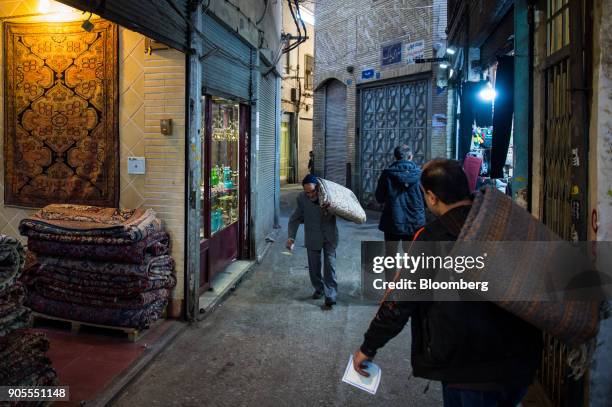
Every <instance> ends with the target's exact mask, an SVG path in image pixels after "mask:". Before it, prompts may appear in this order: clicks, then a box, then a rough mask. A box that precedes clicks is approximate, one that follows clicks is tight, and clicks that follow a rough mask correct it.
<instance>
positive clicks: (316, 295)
mask: <svg viewBox="0 0 612 407" xmlns="http://www.w3.org/2000/svg"><path fill="white" fill-rule="evenodd" d="M321 297H323V293H322V292H320V291H315V292H314V293H313V294H312V299H313V300H318V299H319V298H321Z"/></svg>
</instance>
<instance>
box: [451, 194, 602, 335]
mask: <svg viewBox="0 0 612 407" xmlns="http://www.w3.org/2000/svg"><path fill="white" fill-rule="evenodd" d="M457 241H458V242H460V241H464V242H470V241H474V242H479V243H478V244H482V245H483V246H482V247H483V251H485V252H487V254H488V259H489V261H495V262H496V267H495V270H492V272H494V273H495V274H494V275H496V276H500V275H503V276H508V278H507V279H505V280H504V281H507V282H508V284H507V285H506V286H505V287H502V289H503V290H506V291H505V293H502V294H503V295H501V296H498V298H525V297H526V296H528V295H530V294H529V293H533V292H535V291H534V290H533V288H534V287H546V284H547V281H550V279H551V278H552V279H554V275H552V274H551V275H547V274H546V273H545V272H544V271H543V267H542V265H543V264H546V262H547V261H549V260H551V259H547V258H546V256H550V255H553V254H551V253H548V252H546V253H543V252H539V251H538V247H543V246H542V245H536V244H534V245H533V250H532V251H533V253H525V252H523V253H512V254H507V253H502V252H499V251H503V250H505V248H506V247H507V246H504V245H495V243H494V242H516V241H530V242H559V241H562V239H561V238H560V237H558V236H557V235H556V234H554V233H553V232H552V231H550V230H549V229H548V228H547V227H546V226H545V225H544V224H542V223H541V222H540V221H539V220H538V219H536V218H534V217H533V216H532V215H531V214H530V213H529V212H527V211H526V210H524V209H523V208H521V207H520V206H519V205H517V204H516V203H515V202H513V201H512V200H511V199H510V198H509V197H508V196H507V195H505V194H503V193H501V192H500V191H498V190H497V189H495V188H493V187H485V188H483V189H482V190H481V191H480V192H479V193H478V194H477V195H476V197H475V199H474V202H473V205H472V209H471V210H470V213H469V215H468V217H467V219H466V222H465V224H464V226H463V228H462V230H461V233H460V235H459V238H458V239H457ZM485 245H486V250H485V248H484V247H485ZM536 246H537V247H536ZM550 246H554V245H550ZM456 248H457V246H455V248H453V251H452V252H451V255H453V256H458V255H460V253H459V252H458V250H460V249H456ZM496 251H498V253H496ZM500 260H501V261H500ZM553 272H554V270H553ZM483 273H488V271H486V268H485V271H484V272H483ZM483 273H477V272H474V271H471V272H470V273H465V275H464V276H465V277H464V278H467V279H470V278H473V279H475V280H479V281H495V277H493V278H491V276H487V275H486V274H483ZM482 296H483V297H484V299H487V293H486V292H485V293H483V294H482ZM531 298H533V297H531ZM492 301H493V302H496V303H497V304H498V305H499V306H501V307H502V308H504V309H506V310H507V311H509V312H511V313H513V314H515V315H517V316H518V317H520V318H522V319H523V320H525V321H527V322H529V323H531V324H533V325H534V326H536V327H537V328H539V329H541V330H543V331H544V332H547V333H549V334H551V335H552V336H555V337H557V338H559V339H560V340H561V341H563V342H565V343H566V344H568V345H578V344H582V343H584V342H586V341H588V340H589V339H591V338H593V337H594V336H595V335H596V334H597V331H598V329H599V308H600V302H599V301H573V300H572V301H540V300H537V301H499V300H496V299H492Z"/></svg>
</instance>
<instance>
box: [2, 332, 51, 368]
mask: <svg viewBox="0 0 612 407" xmlns="http://www.w3.org/2000/svg"><path fill="white" fill-rule="evenodd" d="M41 338H43V339H44V338H45V335H44V334H42V333H38V332H32V331H30V330H29V329H25V328H21V329H15V330H13V331H11V332H9V333H8V334H6V335H3V336H1V337H0V363H4V362H6V361H7V360H8V356H9V355H10V354H11V353H13V352H16V351H17V350H19V349H21V348H22V347H32V346H35V345H36V344H39V343H41V342H40V340H41Z"/></svg>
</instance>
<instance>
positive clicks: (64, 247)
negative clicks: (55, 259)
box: [28, 232, 170, 264]
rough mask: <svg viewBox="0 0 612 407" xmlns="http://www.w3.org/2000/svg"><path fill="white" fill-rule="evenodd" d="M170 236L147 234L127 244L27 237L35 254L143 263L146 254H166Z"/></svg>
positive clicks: (160, 233) (29, 246)
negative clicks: (70, 241) (65, 241)
mask: <svg viewBox="0 0 612 407" xmlns="http://www.w3.org/2000/svg"><path fill="white" fill-rule="evenodd" d="M169 248H170V237H169V236H168V234H167V233H166V232H158V233H155V234H152V235H150V236H147V237H146V238H145V239H144V240H141V241H138V242H135V243H132V244H129V245H96V244H79V245H76V244H70V243H63V242H53V241H48V240H38V239H28V249H29V250H32V251H33V252H35V253H36V254H37V255H47V256H58V255H59V256H62V257H67V258H70V257H72V258H76V259H88V260H97V261H105V262H118V263H131V264H143V263H144V261H145V258H146V256H147V255H151V256H162V255H164V254H168V252H169Z"/></svg>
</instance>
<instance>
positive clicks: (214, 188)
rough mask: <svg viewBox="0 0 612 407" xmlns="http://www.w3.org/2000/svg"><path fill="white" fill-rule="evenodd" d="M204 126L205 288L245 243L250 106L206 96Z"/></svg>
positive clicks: (202, 249)
mask: <svg viewBox="0 0 612 407" xmlns="http://www.w3.org/2000/svg"><path fill="white" fill-rule="evenodd" d="M203 107H204V114H203V118H204V123H203V129H202V130H203V131H202V133H201V134H202V185H201V192H202V210H203V214H202V215H203V216H202V225H201V227H200V239H201V242H200V255H201V275H200V281H201V291H204V290H206V289H208V288H210V287H211V281H212V279H213V278H214V277H215V275H217V274H218V273H219V272H221V271H223V270H224V269H225V268H226V267H227V266H228V265H229V264H230V263H231V262H233V261H234V260H236V259H238V258H239V257H240V253H241V247H243V246H244V245H246V239H243V238H242V237H244V236H246V232H245V228H244V226H243V222H242V220H244V219H245V216H244V215H245V211H246V194H245V192H246V190H247V189H248V186H247V185H246V184H247V182H246V179H245V178H246V173H247V171H246V166H247V165H248V164H247V163H248V161H247V156H246V128H247V126H248V123H249V120H250V119H248V117H249V109H248V107H247V106H245V105H241V104H240V103H238V102H236V101H232V100H227V99H222V98H219V97H216V96H205V97H204V103H203Z"/></svg>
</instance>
